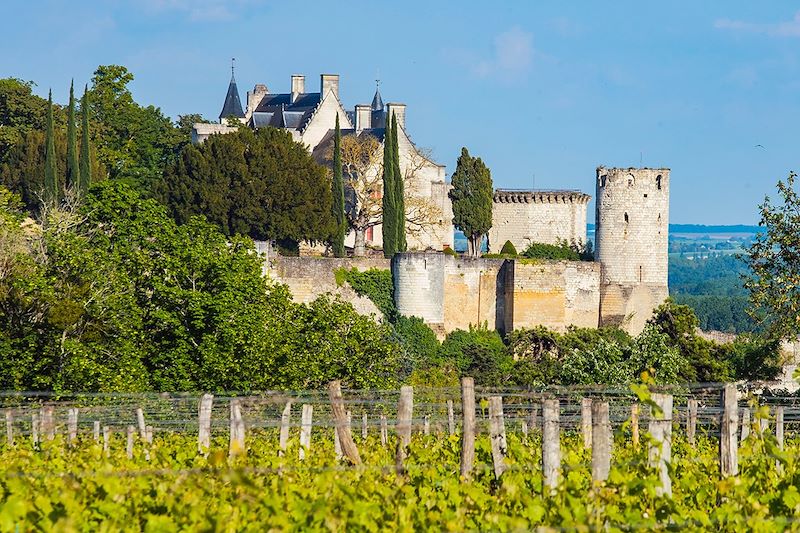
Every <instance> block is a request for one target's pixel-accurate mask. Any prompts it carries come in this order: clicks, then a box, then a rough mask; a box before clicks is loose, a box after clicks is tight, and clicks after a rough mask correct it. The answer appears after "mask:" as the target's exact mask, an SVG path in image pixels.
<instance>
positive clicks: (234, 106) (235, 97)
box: [219, 76, 244, 120]
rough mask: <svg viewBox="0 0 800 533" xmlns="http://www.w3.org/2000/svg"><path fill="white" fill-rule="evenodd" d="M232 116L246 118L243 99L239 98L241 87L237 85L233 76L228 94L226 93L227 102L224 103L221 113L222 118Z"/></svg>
mask: <svg viewBox="0 0 800 533" xmlns="http://www.w3.org/2000/svg"><path fill="white" fill-rule="evenodd" d="M230 116H234V117H236V118H244V111H243V110H242V101H241V100H239V89H238V88H237V87H236V80H235V79H234V78H233V76H231V82H230V84H228V94H226V95H225V103H224V104H223V105H222V111H220V113H219V118H220V120H221V119H224V118H228V117H230Z"/></svg>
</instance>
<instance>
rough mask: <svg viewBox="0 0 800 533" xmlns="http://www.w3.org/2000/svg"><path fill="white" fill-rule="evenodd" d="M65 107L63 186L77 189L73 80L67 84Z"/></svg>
mask: <svg viewBox="0 0 800 533" xmlns="http://www.w3.org/2000/svg"><path fill="white" fill-rule="evenodd" d="M67 109H68V111H67V165H66V168H67V173H66V179H65V181H64V184H65V187H70V188H73V189H77V188H78V184H79V181H80V170H79V168H80V165H79V163H78V132H77V128H76V124H75V90H74V82H71V83H70V84H69V107H68V108H67Z"/></svg>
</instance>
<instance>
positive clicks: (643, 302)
mask: <svg viewBox="0 0 800 533" xmlns="http://www.w3.org/2000/svg"><path fill="white" fill-rule="evenodd" d="M596 190H597V195H596V196H595V198H596V203H597V211H596V216H595V260H596V261H599V262H600V263H601V265H602V269H601V270H602V275H601V281H600V325H618V326H622V327H623V328H624V329H625V330H627V331H628V332H630V333H631V334H638V333H639V332H641V331H642V329H643V328H644V325H645V322H646V321H647V319H648V318H650V317H651V316H652V311H653V309H654V308H655V307H657V306H658V305H660V304H661V303H662V302H663V301H664V300H665V299H666V298H667V297H668V296H669V290H668V287H667V270H668V255H667V254H668V246H667V244H668V242H667V237H668V230H669V169H668V168H605V167H598V168H597V189H596Z"/></svg>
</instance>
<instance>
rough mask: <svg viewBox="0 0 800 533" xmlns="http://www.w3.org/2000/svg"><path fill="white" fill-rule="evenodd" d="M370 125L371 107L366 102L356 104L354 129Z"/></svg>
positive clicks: (359, 129) (363, 128) (366, 127)
mask: <svg viewBox="0 0 800 533" xmlns="http://www.w3.org/2000/svg"><path fill="white" fill-rule="evenodd" d="M371 127H372V107H371V106H369V105H368V104H356V131H361V130H365V129H368V128H371Z"/></svg>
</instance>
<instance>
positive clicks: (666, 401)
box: [648, 394, 672, 496]
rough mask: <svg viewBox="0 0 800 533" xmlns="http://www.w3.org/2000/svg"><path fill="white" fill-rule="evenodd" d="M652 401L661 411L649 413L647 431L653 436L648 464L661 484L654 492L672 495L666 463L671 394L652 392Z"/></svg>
mask: <svg viewBox="0 0 800 533" xmlns="http://www.w3.org/2000/svg"><path fill="white" fill-rule="evenodd" d="M652 399H653V402H655V404H656V405H657V406H658V407H659V409H660V410H661V413H656V412H655V410H652V411H651V413H650V425H649V428H648V430H649V432H650V436H651V437H652V438H653V440H652V444H651V445H650V450H649V454H648V458H649V462H650V466H653V467H656V468H657V469H658V471H659V478H660V479H661V486H660V487H657V488H656V494H658V495H667V496H672V479H671V478H670V477H669V469H668V466H667V465H668V463H670V462H671V461H672V395H671V394H653V395H652Z"/></svg>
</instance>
